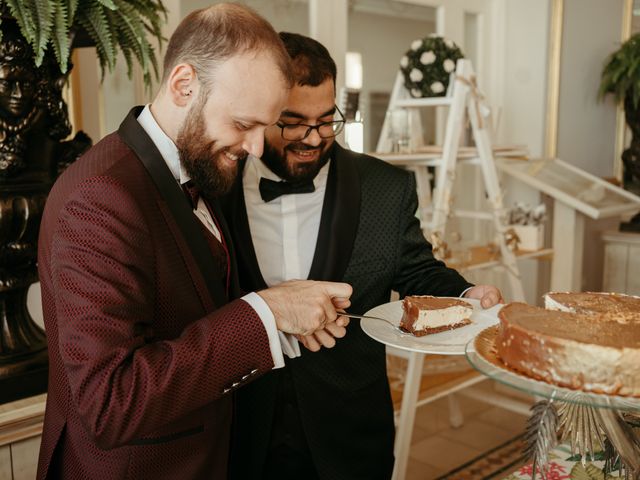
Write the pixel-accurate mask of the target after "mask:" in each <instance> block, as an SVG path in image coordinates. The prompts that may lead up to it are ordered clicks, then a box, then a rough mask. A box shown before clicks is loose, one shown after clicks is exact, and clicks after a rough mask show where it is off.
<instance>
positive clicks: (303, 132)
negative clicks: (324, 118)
mask: <svg viewBox="0 0 640 480" xmlns="http://www.w3.org/2000/svg"><path fill="white" fill-rule="evenodd" d="M336 112H337V113H338V114H340V119H339V120H333V121H331V122H322V123H318V124H317V125H307V124H305V123H284V122H277V123H276V126H277V127H280V132H281V135H282V138H284V139H285V140H293V141H299V140H304V139H305V138H307V137H308V136H309V135H310V134H311V132H312V131H313V130H316V131H317V132H318V135H319V136H320V138H333V137H335V136H336V135H338V134H339V133H340V132H341V131H342V129H343V128H344V122H345V120H344V115H343V114H342V112H341V111H340V109H339V108H338V106H337V105H336Z"/></svg>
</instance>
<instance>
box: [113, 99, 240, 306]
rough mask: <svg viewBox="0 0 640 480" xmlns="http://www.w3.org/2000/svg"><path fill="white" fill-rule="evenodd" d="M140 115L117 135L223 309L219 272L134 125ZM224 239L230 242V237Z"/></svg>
mask: <svg viewBox="0 0 640 480" xmlns="http://www.w3.org/2000/svg"><path fill="white" fill-rule="evenodd" d="M141 111H142V107H135V108H134V109H132V110H131V111H130V112H129V115H127V117H126V118H125V119H124V121H123V122H122V124H121V125H120V128H119V129H118V134H119V135H120V137H121V138H122V139H123V140H124V142H125V143H126V144H127V145H128V146H129V148H131V150H133V151H134V153H135V154H136V155H137V156H138V158H139V159H140V161H141V162H142V164H143V165H144V166H145V168H146V169H147V171H148V172H149V175H150V176H151V178H152V179H153V182H154V183H155V184H156V187H157V188H158V191H159V193H160V196H161V197H162V199H163V200H164V201H165V203H166V205H167V207H168V209H169V211H170V213H171V215H172V216H173V219H174V220H175V222H176V224H177V225H178V228H179V229H180V231H181V232H182V235H183V237H184V241H185V242H186V244H187V246H188V247H189V250H190V251H191V253H192V254H193V256H194V257H195V259H196V263H197V265H198V268H199V269H200V272H201V273H202V276H203V277H204V280H205V282H206V284H207V288H208V290H209V293H210V294H211V297H212V299H213V302H214V304H215V305H216V306H221V305H224V304H225V303H227V299H226V295H225V292H224V288H223V287H222V285H221V282H220V272H219V271H218V269H217V268H216V266H215V263H214V260H213V255H212V254H211V250H210V249H209V245H208V244H207V240H206V238H205V237H204V233H203V231H202V227H201V226H200V225H199V224H198V220H197V219H196V217H195V215H194V214H193V210H192V209H191V205H190V204H189V201H188V200H187V198H186V196H185V194H184V192H183V191H182V189H181V188H180V186H179V185H178V183H177V182H176V180H175V179H174V178H173V175H172V174H171V171H170V170H169V167H168V166H167V164H166V162H165V161H164V159H163V158H162V155H160V152H159V151H158V149H157V148H156V146H155V144H154V143H153V142H152V141H151V139H150V138H149V136H148V135H147V133H146V132H145V131H144V129H143V128H142V126H140V124H139V123H138V120H137V117H138V115H139V114H140V112H141ZM226 238H228V239H230V237H226Z"/></svg>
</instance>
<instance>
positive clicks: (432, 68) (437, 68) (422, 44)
mask: <svg viewBox="0 0 640 480" xmlns="http://www.w3.org/2000/svg"><path fill="white" fill-rule="evenodd" d="M461 58H464V55H463V54H462V51H461V50H460V48H459V47H458V46H457V45H456V44H455V43H453V42H452V41H451V40H447V39H444V38H442V37H440V36H437V35H431V36H429V37H426V38H423V39H420V40H414V41H413V42H411V48H410V49H409V50H408V51H407V53H405V54H404V56H403V57H402V59H401V60H400V71H401V72H402V74H403V76H404V85H405V87H407V90H409V93H410V94H411V96H412V97H414V98H421V97H439V96H443V95H445V93H446V91H447V86H448V85H449V77H450V75H451V72H453V71H454V70H455V69H456V62H457V61H458V60H459V59H461Z"/></svg>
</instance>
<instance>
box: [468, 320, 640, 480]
mask: <svg viewBox="0 0 640 480" xmlns="http://www.w3.org/2000/svg"><path fill="white" fill-rule="evenodd" d="M497 331H498V327H497V326H494V327H490V328H487V329H485V330H483V331H482V332H480V334H478V336H477V337H476V338H475V339H473V340H471V341H470V342H469V343H468V344H467V346H466V348H465V355H466V357H467V360H468V361H469V363H470V364H471V365H472V366H473V367H474V368H475V369H476V370H478V371H479V372H480V373H482V374H484V375H486V376H488V377H490V378H492V379H493V380H496V381H498V382H500V383H503V384H505V385H508V386H509V387H512V388H515V389H517V390H521V391H524V392H527V393H530V394H533V395H535V396H538V397H544V398H546V399H548V400H547V401H546V402H543V403H544V404H545V405H546V406H549V405H551V404H554V405H558V411H560V412H563V411H564V412H567V411H570V412H574V417H575V418H571V420H570V421H569V422H566V423H564V424H563V423H562V421H564V420H567V418H566V417H565V418H564V420H563V419H562V418H561V422H560V425H558V424H557V423H556V422H555V421H552V422H551V424H552V425H553V426H554V427H555V428H556V429H557V431H556V433H558V431H559V430H560V429H561V428H560V427H562V426H563V425H564V428H565V430H566V429H567V428H569V430H573V431H572V432H569V434H570V435H569V436H565V437H563V438H569V439H570V440H571V443H572V444H575V443H576V441H578V443H582V445H581V446H580V450H581V453H582V458H583V459H584V458H585V455H584V450H585V445H584V444H585V443H591V442H592V441H593V439H594V438H597V437H598V436H599V434H600V433H603V434H604V435H605V436H606V439H607V440H608V441H609V442H610V444H611V446H612V447H613V448H614V449H615V453H616V454H617V455H618V456H619V458H620V460H621V461H622V463H623V464H624V465H625V467H626V476H627V477H628V478H632V479H634V480H640V437H639V436H638V435H637V434H636V432H635V431H634V429H633V428H632V427H631V426H630V425H629V423H628V422H627V420H625V417H628V416H631V417H635V418H640V398H632V397H621V396H615V395H606V394H599V393H591V392H582V391H577V390H572V389H569V388H564V387H559V386H557V385H553V384H550V383H546V382H544V381H541V380H536V379H533V378H530V377H527V376H525V375H522V374H520V373H518V372H516V371H514V370H512V369H510V368H508V367H507V366H505V365H504V364H503V363H502V362H501V360H500V359H499V358H498V357H497V355H496V350H495V341H496V335H497ZM572 406H578V407H580V408H572ZM554 410H555V408H554ZM534 415H536V413H535V412H534ZM531 424H532V422H531V420H530V422H529V425H531ZM555 438H557V435H556V437H555ZM555 438H554V440H555ZM580 439H581V440H580ZM543 443H544V441H543ZM547 443H549V441H548V440H547ZM551 443H553V442H551ZM596 443H597V442H596ZM553 446H554V445H553V444H551V445H547V447H548V449H551V448H553ZM572 449H573V447H572ZM590 451H591V452H593V446H592V445H591V449H590ZM540 454H541V455H546V452H541V453H540ZM542 463H543V464H544V463H545V462H542Z"/></svg>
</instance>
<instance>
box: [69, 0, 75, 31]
mask: <svg viewBox="0 0 640 480" xmlns="http://www.w3.org/2000/svg"><path fill="white" fill-rule="evenodd" d="M77 8H78V0H67V15H68V23H69V27H71V25H73V19H74V18H75V16H76V10H77Z"/></svg>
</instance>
